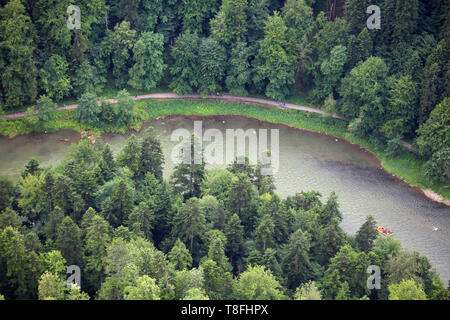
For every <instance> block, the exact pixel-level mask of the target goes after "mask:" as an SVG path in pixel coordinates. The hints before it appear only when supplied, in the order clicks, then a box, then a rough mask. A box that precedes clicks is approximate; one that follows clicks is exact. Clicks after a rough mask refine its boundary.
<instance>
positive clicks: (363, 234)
mask: <svg viewBox="0 0 450 320" xmlns="http://www.w3.org/2000/svg"><path fill="white" fill-rule="evenodd" d="M377 236H378V231H377V225H376V221H375V219H374V218H373V217H372V216H367V218H366V221H365V222H364V223H363V224H362V225H361V227H360V228H359V230H358V231H357V232H356V238H355V240H356V243H357V244H358V247H359V248H360V249H361V250H362V251H364V252H366V253H367V252H369V251H370V250H372V249H373V246H374V241H375V239H376V238H377Z"/></svg>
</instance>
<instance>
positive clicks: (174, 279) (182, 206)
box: [0, 127, 450, 300]
mask: <svg viewBox="0 0 450 320" xmlns="http://www.w3.org/2000/svg"><path fill="white" fill-rule="evenodd" d="M196 139H197V138H196V137H195V136H192V139H191V141H187V144H185V146H184V149H186V148H191V149H192V153H191V154H192V155H194V156H192V157H191V161H184V162H181V163H180V164H178V165H177V166H176V167H175V169H174V171H173V172H172V174H171V175H170V178H169V180H168V181H166V180H165V179H164V178H163V171H162V168H163V165H164V157H163V155H162V151H161V146H160V142H159V140H158V139H157V138H156V136H155V133H154V131H153V130H152V128H151V127H150V128H149V129H147V131H146V132H145V135H144V137H143V138H142V139H137V138H136V136H134V135H131V136H130V137H129V139H128V141H127V144H126V145H125V147H124V148H123V149H122V150H121V152H120V153H119V154H118V155H117V156H116V157H114V156H113V154H112V152H111V149H110V146H109V144H104V143H100V142H98V143H96V144H95V145H94V146H93V145H92V144H91V143H90V142H89V140H88V139H86V138H85V139H83V140H82V141H81V142H80V143H79V144H74V145H72V146H71V149H70V151H69V152H68V153H67V155H66V157H65V159H64V160H63V162H62V163H61V165H59V166H57V167H56V168H54V169H52V168H41V167H40V165H39V162H38V161H37V160H36V159H31V160H30V161H29V162H28V164H27V165H26V166H25V168H24V170H23V172H22V176H21V178H20V180H19V181H18V182H17V184H16V185H13V184H12V183H11V182H9V181H8V180H6V179H4V178H3V179H1V180H0V191H1V192H0V195H1V198H0V211H1V212H2V213H1V214H0V230H1V231H0V293H1V294H2V295H3V297H4V298H6V299H37V298H39V299H58V300H62V299H66V300H84V299H89V298H93V299H107V300H115V299H133V300H134V299H151V300H153V299H168V300H170V299H194V300H200V299H299V300H311V299H312V300H319V299H340V300H349V299H393V300H395V299H449V298H450V289H446V288H445V287H444V284H443V283H442V281H441V280H440V279H439V276H438V275H437V274H436V272H435V271H434V270H433V268H432V266H431V264H430V262H429V261H428V259H427V258H426V257H424V256H420V255H419V254H418V253H417V252H410V251H408V250H406V249H402V248H401V245H400V243H399V241H398V240H395V239H394V238H392V237H385V236H381V235H379V233H378V231H377V225H376V222H375V220H374V218H373V217H372V216H370V215H368V216H367V219H366V221H365V222H364V223H363V224H362V225H361V227H360V229H359V230H358V231H357V233H356V234H355V235H348V234H346V233H345V232H344V231H343V230H342V229H341V227H340V222H341V221H342V218H343V216H342V213H341V212H340V210H339V203H338V199H337V197H336V195H335V194H334V193H331V194H330V195H329V196H328V197H327V199H326V200H325V201H323V200H322V199H321V197H322V195H321V194H320V193H319V192H316V191H309V192H304V191H302V192H299V193H297V194H295V195H293V196H288V197H287V198H286V199H281V198H280V196H279V195H278V194H277V193H276V191H275V187H274V181H273V177H272V176H271V175H264V176H263V175H262V174H261V168H262V166H261V164H257V165H256V166H252V165H250V163H249V162H248V161H247V160H248V159H247V160H246V161H238V159H236V160H235V161H234V162H233V163H232V164H230V165H229V166H228V167H227V169H212V170H210V171H208V170H205V164H204V162H200V163H197V162H194V159H195V158H196V155H195V153H198V155H199V156H201V154H202V151H201V150H199V149H198V148H194V147H193V146H194V143H195V141H196ZM243 160H244V159H243ZM68 265H78V266H79V267H80V269H81V287H82V288H81V289H82V290H80V288H79V287H77V286H75V285H73V286H72V288H71V289H70V290H69V289H67V288H66V281H65V280H66V277H67V276H66V274H65V273H66V268H67V266H68ZM370 265H376V266H379V267H380V269H381V272H382V278H381V289H375V290H369V287H368V285H367V279H368V277H369V274H368V273H367V268H368V267H369V266H370Z"/></svg>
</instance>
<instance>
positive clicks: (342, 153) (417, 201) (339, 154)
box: [0, 116, 450, 284]
mask: <svg viewBox="0 0 450 320" xmlns="http://www.w3.org/2000/svg"><path fill="white" fill-rule="evenodd" d="M196 119H200V118H196ZM202 120H203V123H202V125H203V130H204V131H205V130H207V129H208V128H217V129H219V130H221V132H225V130H226V129H237V128H242V129H244V130H247V129H252V128H253V129H255V130H258V129H260V128H267V129H279V170H278V172H276V173H275V175H274V176H275V185H276V187H277V192H278V193H279V194H280V195H281V196H283V197H286V196H287V195H293V194H295V193H296V192H300V191H308V190H317V191H319V192H321V194H322V195H323V197H322V198H323V200H325V199H326V197H328V195H329V194H330V192H332V191H335V192H336V194H337V195H338V197H339V203H340V208H341V211H342V213H343V216H344V220H343V222H342V228H343V229H344V230H345V231H346V232H348V233H355V232H356V231H357V230H358V228H359V227H360V226H361V224H362V223H363V222H364V220H365V218H366V216H367V215H369V214H370V215H372V216H374V217H375V219H376V221H377V223H378V225H382V226H384V227H387V228H388V229H390V230H392V231H393V233H394V237H395V238H397V239H399V240H400V241H401V243H402V246H403V247H405V248H407V249H409V250H416V251H418V252H420V253H421V254H423V255H425V256H427V257H428V258H429V260H430V262H431V263H432V265H433V266H434V267H435V268H436V270H437V271H438V273H439V274H440V276H441V279H442V280H443V281H444V283H445V284H447V282H448V281H449V280H450V208H449V207H446V206H445V205H441V204H438V203H435V202H432V201H430V200H428V199H426V198H424V197H423V196H422V195H421V194H419V193H418V192H416V191H415V190H413V189H412V188H410V187H408V186H407V185H406V184H404V183H402V182H401V181H399V180H397V179H395V178H394V177H393V176H392V175H390V174H388V173H386V172H385V171H384V170H382V169H381V168H379V166H378V161H377V160H376V159H375V158H374V157H373V156H372V154H371V153H370V152H367V151H364V150H363V149H361V148H360V147H358V146H355V145H352V144H350V143H346V142H344V141H342V139H336V138H334V137H330V136H327V135H322V134H316V133H310V132H307V131H301V130H296V129H292V128H288V127H286V126H283V125H273V124H269V123H264V122H260V121H258V120H254V119H245V118H242V117H230V116H223V117H210V118H202ZM193 123H194V119H193V118H185V117H180V116H177V117H170V118H166V119H160V120H150V121H148V122H147V123H146V126H148V125H151V126H153V127H154V128H155V131H156V133H157V135H158V136H159V139H160V140H161V145H162V148H163V152H164V155H165V160H166V163H165V168H164V176H165V177H166V178H167V177H168V176H169V175H170V172H171V171H172V169H173V167H174V164H173V163H172V161H171V159H170V158H171V157H170V154H171V152H172V149H173V147H174V146H175V145H176V144H177V142H174V141H171V139H170V135H171V133H172V131H173V130H175V129H177V128H186V129H189V130H191V131H192V130H193ZM141 132H142V131H141ZM140 135H141V133H137V136H140ZM128 136H129V134H124V135H121V134H107V135H104V136H103V138H102V140H104V141H105V142H108V143H110V144H111V148H112V150H113V152H114V153H117V152H119V151H120V149H121V148H122V147H123V146H124V145H125V143H126V140H127V138H128ZM224 136H225V134H224ZM65 138H67V139H69V141H70V142H77V141H78V140H79V135H78V133H75V132H73V131H68V130H62V131H58V132H56V133H47V134H43V133H40V134H30V135H23V136H18V137H15V138H13V139H9V138H6V137H1V136H0V175H1V176H7V177H9V178H10V179H11V180H17V179H18V177H19V175H20V172H21V171H22V170H23V166H24V165H25V163H26V162H27V161H28V160H29V158H30V157H32V156H34V157H36V158H37V159H38V160H39V161H40V162H41V165H42V166H47V165H53V166H54V165H57V164H58V163H59V161H60V160H61V158H62V157H63V155H64V153H65V151H66V150H67V148H68V146H69V145H70V142H63V141H61V140H60V139H65ZM210 167H212V166H209V168H210ZM214 167H217V165H215V166H214ZM219 167H220V166H219ZM222 167H223V166H222ZM207 168H208V166H207ZM434 227H437V228H438V230H437V231H434Z"/></svg>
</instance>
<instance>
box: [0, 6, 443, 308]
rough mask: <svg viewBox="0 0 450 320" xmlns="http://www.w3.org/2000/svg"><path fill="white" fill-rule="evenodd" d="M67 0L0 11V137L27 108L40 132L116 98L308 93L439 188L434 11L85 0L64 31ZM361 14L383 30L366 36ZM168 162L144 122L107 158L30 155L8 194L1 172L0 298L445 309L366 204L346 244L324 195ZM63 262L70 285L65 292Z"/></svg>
mask: <svg viewBox="0 0 450 320" xmlns="http://www.w3.org/2000/svg"><path fill="white" fill-rule="evenodd" d="M71 4H72V3H71V1H69V0H54V1H48V0H37V1H33V0H10V1H6V0H0V126H1V125H2V122H3V121H7V120H5V119H4V118H3V114H4V113H10V112H16V111H24V110H25V109H26V108H27V107H28V109H27V112H28V115H29V116H27V117H24V120H23V121H24V122H30V123H31V124H33V122H34V121H36V122H37V121H47V120H48V119H49V117H50V116H49V114H50V111H51V110H52V109H53V108H54V106H55V105H56V104H57V103H58V104H60V103H63V102H65V101H70V100H76V101H77V102H78V108H77V110H76V111H75V112H74V118H75V119H76V121H77V122H79V123H85V124H89V125H92V126H93V127H95V126H99V125H101V123H114V124H117V125H120V126H128V125H129V124H130V123H131V122H132V119H133V117H134V116H135V115H134V113H133V104H134V101H133V99H132V98H131V97H130V93H129V92H151V90H154V89H166V91H174V92H176V93H178V94H189V93H193V92H198V93H200V94H201V95H202V96H207V95H208V94H210V93H231V94H236V95H249V96H265V97H268V98H270V99H273V100H277V101H284V100H285V99H286V98H287V97H289V96H292V95H298V94H305V95H307V96H308V99H309V100H310V101H311V102H312V103H314V104H316V105H318V106H321V108H323V110H325V111H327V112H328V113H336V114H339V115H342V116H345V117H347V118H349V119H350V122H349V125H348V131H349V132H350V133H351V134H354V135H356V136H361V137H364V138H365V139H367V140H368V141H371V142H372V143H374V144H380V145H381V144H382V145H383V148H386V150H388V151H389V152H391V153H392V154H395V153H397V152H399V148H401V141H402V140H406V141H409V142H411V143H412V144H413V145H414V146H415V147H416V148H417V150H418V153H419V155H420V157H422V158H423V159H425V165H424V167H423V170H424V171H425V173H426V176H427V178H428V179H429V181H430V183H436V184H440V185H442V186H444V185H446V184H448V181H449V178H450V98H449V92H450V1H448V0H370V1H368V0H350V1H343V0H334V1H333V0H287V1H282V0H222V1H213V0H133V1H130V0H117V1H113V0H80V1H77V6H79V8H80V17H81V28H80V29H77V28H75V29H71V28H68V21H67V20H68V17H69V13H68V12H67V8H68V7H69V6H70V5H71ZM370 5H377V6H379V7H380V10H381V28H380V29H368V27H367V19H368V17H369V16H370V15H369V14H367V12H366V11H367V8H368V7H369V6H370ZM110 92H114V97H115V98H117V100H118V103H117V104H114V105H113V104H111V103H109V102H108V101H107V100H106V98H105V97H106V96H107V95H108V94H110ZM108 98H112V96H109V97H108ZM99 100H100V101H102V102H101V104H100V105H98V103H97V101H99ZM30 106H31V107H30ZM35 108H36V109H37V110H38V111H39V113H38V114H37V115H34V114H33V111H34V109H35ZM383 136H384V137H385V138H386V139H387V143H385V140H383V139H385V138H383V139H381V137H383ZM193 139H194V138H193ZM163 165H164V158H163V156H162V152H161V147H160V144H159V141H158V139H157V137H156V135H155V133H154V132H152V131H151V130H150V131H148V132H147V133H146V135H145V137H144V138H143V139H142V140H138V139H137V138H136V137H135V136H133V135H132V136H131V137H130V139H129V141H128V143H127V145H126V146H125V148H124V149H123V150H122V151H121V152H120V153H119V154H118V155H117V157H114V156H113V154H112V151H111V149H110V147H109V145H108V144H102V143H101V141H100V142H98V143H96V144H95V145H94V146H92V145H91V144H90V142H89V141H88V140H87V139H83V140H82V141H81V142H80V143H79V144H78V145H74V146H72V147H71V149H70V152H69V153H68V155H67V156H66V158H65V159H64V161H63V162H62V164H61V165H59V166H57V167H55V168H42V167H41V166H40V165H39V162H38V161H37V160H36V159H31V160H30V161H29V162H28V164H27V165H26V167H25V169H24V171H23V173H22V177H21V178H20V180H19V181H18V182H17V183H15V184H14V183H12V182H10V181H8V180H7V179H5V178H0V297H3V298H5V299H58V300H59V299H72V300H76V299H89V298H91V299H169V300H170V299H450V292H449V289H446V288H445V287H444V284H443V283H442V281H441V280H440V279H439V277H438V275H436V273H435V272H434V270H433V268H432V266H431V264H430V263H429V261H428V259H427V258H426V257H424V256H420V255H419V254H418V253H417V252H409V251H407V250H406V249H403V248H401V245H400V243H399V242H398V241H397V240H395V239H393V238H392V237H381V236H378V232H377V230H376V222H375V221H374V219H373V217H371V216H370V212H367V220H366V221H365V222H364V224H363V225H362V226H361V228H360V229H359V231H358V232H357V233H356V235H348V234H346V233H345V232H344V231H343V230H342V228H341V227H340V222H341V221H342V219H343V217H342V213H341V212H340V210H339V204H338V199H337V197H336V195H335V194H331V195H329V196H328V197H327V198H326V199H322V195H321V194H320V193H318V192H316V191H308V192H306V191H301V190H299V192H298V193H297V194H295V195H292V196H288V197H287V198H286V199H281V197H280V196H279V195H278V194H277V193H276V190H275V187H274V182H273V177H271V176H263V175H262V174H261V166H260V165H257V166H251V165H250V164H249V163H248V162H245V163H244V164H240V163H238V161H237V160H236V161H235V163H234V164H232V165H230V166H229V167H228V168H227V169H214V170H210V171H207V170H206V169H205V164H193V163H191V164H180V165H178V166H177V167H176V169H175V171H174V172H172V174H171V176H170V179H168V180H167V181H166V180H165V179H164V178H163V174H162V172H163V171H162V168H163ZM305 189H306V190H308V186H305ZM68 265H78V266H80V268H81V270H82V274H81V275H82V288H81V290H80V288H72V289H71V290H68V289H67V288H66V285H65V279H66V273H65V272H66V267H67V266H68ZM369 265H378V266H380V268H381V270H382V286H381V289H379V290H369V289H368V288H367V285H366V280H367V277H368V274H367V273H366V270H367V267H368V266H369Z"/></svg>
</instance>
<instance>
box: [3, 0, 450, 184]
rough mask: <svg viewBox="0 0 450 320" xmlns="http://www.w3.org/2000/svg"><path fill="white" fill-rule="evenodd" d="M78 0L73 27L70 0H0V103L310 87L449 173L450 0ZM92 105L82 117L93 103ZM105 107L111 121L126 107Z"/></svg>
mask: <svg viewBox="0 0 450 320" xmlns="http://www.w3.org/2000/svg"><path fill="white" fill-rule="evenodd" d="M77 3H78V5H77V6H78V7H79V8H80V17H81V26H80V28H79V29H70V28H68V26H67V24H68V23H69V22H68V14H67V13H66V10H67V8H68V6H69V5H70V1H69V0H57V1H51V2H49V1H47V0H39V1H27V0H11V1H4V0H3V1H0V5H1V10H0V114H1V113H2V112H3V113H5V112H13V111H17V110H20V111H23V110H25V109H26V108H27V106H30V105H33V106H31V107H28V113H29V115H30V117H29V118H30V119H28V120H27V122H29V123H31V124H30V125H33V123H35V122H36V121H38V120H40V121H46V119H47V120H48V118H49V116H48V115H47V116H46V115H45V114H46V113H47V112H48V111H49V110H51V107H52V106H54V105H55V104H56V103H61V102H62V101H66V100H67V101H73V100H77V101H79V103H85V105H86V103H87V102H88V101H91V102H92V101H95V99H98V100H101V99H102V97H105V96H108V97H109V98H112V97H115V96H116V95H117V94H118V92H119V91H121V90H124V89H127V90H128V91H129V92H149V91H151V90H160V89H163V88H165V89H167V90H173V91H174V92H176V93H178V94H187V93H192V92H199V93H201V94H202V95H204V96H205V95H208V94H210V93H212V92H213V93H223V92H227V93H232V94H237V95H262V96H266V97H268V98H271V99H274V100H278V101H283V100H284V99H286V98H287V97H289V96H292V95H294V96H295V95H299V94H300V95H301V94H303V95H304V94H306V95H307V96H308V99H309V101H311V103H315V104H317V105H318V106H321V107H322V108H323V109H324V110H325V111H327V112H330V113H337V114H339V115H342V116H345V117H348V118H349V119H350V120H351V121H350V124H349V126H348V131H349V132H350V133H351V134H353V135H356V136H361V137H364V138H366V139H367V140H369V141H370V142H371V143H372V144H374V145H376V146H379V147H380V148H381V149H386V151H387V152H388V153H389V154H392V155H396V154H398V153H399V152H400V149H401V148H402V145H401V139H404V140H405V141H408V142H411V143H412V144H413V145H414V147H415V148H416V149H417V151H418V154H419V156H420V157H421V158H422V159H424V162H425V164H424V165H423V171H424V175H425V176H426V179H427V181H428V183H432V184H438V185H441V186H443V185H444V186H445V185H448V181H449V176H450V166H449V163H450V158H449V157H450V150H449V145H450V134H449V132H450V131H449V129H448V128H449V122H450V119H449V115H450V111H449V108H450V106H449V104H450V101H449V100H448V96H449V90H450V80H449V79H450V47H449V46H450V44H449V41H450V40H449V39H450V34H449V33H450V17H449V16H450V4H449V2H448V1H446V0H431V1H425V0H423V1H419V0H412V1H410V0H395V1H391V0H376V1H375V0H373V1H372V0H371V1H368V0H364V1H361V0H357V1H356V0H350V1H343V0H339V1H338V0H334V1H329V0H316V1H315V0H288V1H281V0H280V1H276V0H223V1H213V0H201V1H200V0H198V1H188V0H135V1H128V0H118V1H109V0H94V1H91V0H89V1H87V0H83V1H78V2H77ZM369 5H377V6H379V8H380V11H381V13H382V18H381V22H380V23H381V28H380V29H368V28H367V24H368V22H367V20H368V17H369V15H368V14H367V13H366V10H367V8H368V7H369ZM94 104H95V103H94ZM24 108H25V109H24ZM35 109H37V110H41V117H39V119H32V118H33V117H32V115H33V111H34V110H35ZM91 109H94V111H89V112H88V113H87V115H86V116H85V118H86V119H85V122H86V123H88V124H92V123H95V121H96V119H97V117H96V114H95V113H97V114H98V113H99V112H100V110H99V109H98V108H94V107H93V108H91ZM95 109H98V110H95ZM104 109H105V111H104V112H103V116H104V117H103V120H104V121H105V122H107V123H111V122H114V119H115V118H120V121H119V122H120V123H122V124H125V125H126V124H127V119H128V120H131V119H130V116H129V115H128V116H127V115H125V117H122V114H119V115H115V114H114V110H111V108H106V107H105V108H104ZM1 110H3V111H1ZM116 113H117V112H116ZM119 113H120V112H119ZM0 118H2V117H0ZM2 120H3V119H1V120H0V122H1V121H2ZM78 121H80V122H83V121H84V120H83V118H82V117H80V118H78ZM97 125H98V123H97ZM380 137H384V138H386V139H387V142H386V141H384V140H385V139H384V138H383V139H382V138H380Z"/></svg>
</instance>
